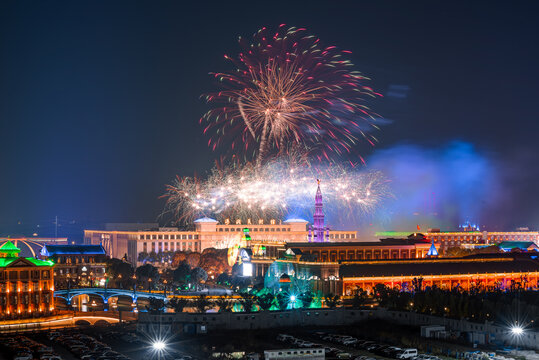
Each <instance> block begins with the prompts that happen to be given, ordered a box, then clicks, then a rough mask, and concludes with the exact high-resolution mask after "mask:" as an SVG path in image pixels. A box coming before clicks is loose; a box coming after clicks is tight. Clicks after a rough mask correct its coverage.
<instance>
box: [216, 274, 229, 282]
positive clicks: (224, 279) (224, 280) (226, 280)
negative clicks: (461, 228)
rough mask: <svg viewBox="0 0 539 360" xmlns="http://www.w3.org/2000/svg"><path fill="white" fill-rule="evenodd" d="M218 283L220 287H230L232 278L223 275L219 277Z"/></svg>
mask: <svg viewBox="0 0 539 360" xmlns="http://www.w3.org/2000/svg"><path fill="white" fill-rule="evenodd" d="M216 282H217V284H219V285H230V276H229V275H228V274H227V273H226V272H224V273H221V274H219V276H218V277H217V280H216Z"/></svg>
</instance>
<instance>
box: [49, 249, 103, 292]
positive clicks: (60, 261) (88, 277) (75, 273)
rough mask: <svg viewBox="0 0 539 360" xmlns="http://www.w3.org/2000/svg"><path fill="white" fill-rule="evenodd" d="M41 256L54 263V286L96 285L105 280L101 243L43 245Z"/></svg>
mask: <svg viewBox="0 0 539 360" xmlns="http://www.w3.org/2000/svg"><path fill="white" fill-rule="evenodd" d="M41 257H42V258H44V259H49V260H53V261H54V262H55V263H56V266H55V268H54V275H55V276H54V280H55V286H56V288H67V287H68V286H71V285H79V286H91V285H94V286H96V285H99V282H102V281H105V269H106V263H105V261H106V259H107V256H106V255H105V249H103V247H102V246H101V245H45V246H44V247H43V249H42V250H41Z"/></svg>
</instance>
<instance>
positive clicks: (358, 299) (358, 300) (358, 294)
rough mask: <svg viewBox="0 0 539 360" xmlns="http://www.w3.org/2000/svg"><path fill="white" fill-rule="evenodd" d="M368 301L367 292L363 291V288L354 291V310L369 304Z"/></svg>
mask: <svg viewBox="0 0 539 360" xmlns="http://www.w3.org/2000/svg"><path fill="white" fill-rule="evenodd" d="M367 299H368V294H367V291H365V290H363V289H362V288H358V289H356V291H354V297H353V298H352V306H353V307H354V308H359V307H361V306H363V305H364V304H365V303H366V302H367Z"/></svg>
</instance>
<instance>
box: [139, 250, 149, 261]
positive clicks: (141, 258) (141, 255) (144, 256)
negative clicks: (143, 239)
mask: <svg viewBox="0 0 539 360" xmlns="http://www.w3.org/2000/svg"><path fill="white" fill-rule="evenodd" d="M148 256H149V254H148V253H147V252H146V251H143V252H139V253H138V257H137V260H138V261H139V262H144V261H146V259H148Z"/></svg>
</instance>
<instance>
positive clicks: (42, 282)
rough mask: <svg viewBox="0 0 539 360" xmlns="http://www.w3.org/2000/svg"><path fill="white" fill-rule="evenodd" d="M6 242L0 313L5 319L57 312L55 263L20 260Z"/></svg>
mask: <svg viewBox="0 0 539 360" xmlns="http://www.w3.org/2000/svg"><path fill="white" fill-rule="evenodd" d="M20 251H21V250H20V249H19V248H17V247H16V246H15V245H13V243H12V242H10V241H7V242H6V243H4V244H3V245H2V246H1V247H0V268H1V269H2V271H0V314H1V316H2V317H4V318H18V317H21V318H22V317H28V316H30V317H32V316H40V315H47V314H50V312H51V311H52V310H54V300H53V295H54V274H53V266H54V263H53V262H52V261H48V260H38V259H34V258H24V257H19V253H20Z"/></svg>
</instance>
